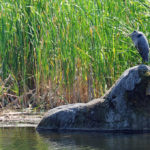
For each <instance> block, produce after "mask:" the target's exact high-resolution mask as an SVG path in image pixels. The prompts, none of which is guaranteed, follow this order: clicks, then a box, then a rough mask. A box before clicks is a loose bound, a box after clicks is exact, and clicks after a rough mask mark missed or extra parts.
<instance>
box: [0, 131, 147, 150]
mask: <svg viewBox="0 0 150 150" xmlns="http://www.w3.org/2000/svg"><path fill="white" fill-rule="evenodd" d="M0 150H150V134H148V133H147V134H146V133H145V134H118V133H115V134H108V133H107V134H104V133H83V132H82V133H76V132H73V133H54V132H48V131H45V132H43V133H38V132H36V130H35V128H0Z"/></svg>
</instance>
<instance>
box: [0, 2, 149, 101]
mask: <svg viewBox="0 0 150 150" xmlns="http://www.w3.org/2000/svg"><path fill="white" fill-rule="evenodd" d="M149 6H150V2H149V1H148V0H139V1H138V0H126V1H120V0H115V1H111V0H102V1H100V0H84V1H80V0H57V1H55V0H50V1H48V0H34V1H31V0H5V1H3V2H0V65H1V70H2V74H1V78H2V79H5V78H7V77H8V75H9V74H11V75H12V76H13V77H14V80H15V83H17V84H16V85H15V86H14V87H15V88H14V89H16V86H17V87H18V90H15V91H16V95H21V94H23V93H24V92H26V91H28V90H30V89H36V91H37V92H39V93H40V95H41V94H42V93H43V92H41V91H43V90H42V89H44V88H45V87H47V86H48V87H49V88H50V89H53V90H54V91H56V90H57V92H59V93H58V95H61V96H62V97H63V98H62V97H60V100H61V99H63V100H65V101H68V102H70V103H71V102H80V101H87V100H90V99H92V98H94V97H100V96H101V95H103V94H104V92H105V91H106V90H107V89H108V88H110V87H111V86H112V84H113V83H114V82H115V81H116V79H117V78H118V77H119V76H120V75H121V73H122V72H123V71H124V70H125V69H127V68H129V67H131V66H134V65H137V64H139V63H141V58H140V56H139V54H138V53H137V51H136V50H135V48H134V46H133V44H132V41H131V39H130V38H129V37H128V34H129V33H131V32H132V31H133V30H140V31H142V32H144V33H145V34H146V36H147V37H148V38H149V37H150V35H149V32H150V26H149V22H150V11H149V10H150V9H149V8H150V7H149ZM149 39H150V38H149Z"/></svg>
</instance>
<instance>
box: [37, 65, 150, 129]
mask: <svg viewBox="0 0 150 150" xmlns="http://www.w3.org/2000/svg"><path fill="white" fill-rule="evenodd" d="M43 129H51V130H87V131H93V130H94V131H104V132H105V131H108V132H109V131H127V130H128V131H136V130H142V131H148V130H149V131H150V67H148V66H146V65H139V66H135V67H133V68H130V69H128V70H126V71H125V72H124V73H123V75H122V76H121V77H120V79H119V80H118V81H117V82H116V83H115V84H114V86H113V87H112V88H111V89H110V90H109V91H108V92H107V93H106V94H105V96H104V97H102V98H99V99H95V100H92V101H91V102H89V103H86V104H83V103H78V104H69V105H64V106H60V107H57V108H54V109H51V110H50V111H48V112H47V114H46V115H45V116H44V118H43V119H42V120H41V122H40V123H39V124H38V126H37V130H43Z"/></svg>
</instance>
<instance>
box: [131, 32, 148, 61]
mask: <svg viewBox="0 0 150 150" xmlns="http://www.w3.org/2000/svg"><path fill="white" fill-rule="evenodd" d="M129 36H130V37H131V38H132V41H133V43H134V45H135V47H136V49H137V50H138V52H139V53H140V55H141V57H142V59H143V62H148V54H149V44H148V40H147V39H146V37H145V35H144V34H143V33H142V32H139V31H133V32H132V33H131V34H130V35H129Z"/></svg>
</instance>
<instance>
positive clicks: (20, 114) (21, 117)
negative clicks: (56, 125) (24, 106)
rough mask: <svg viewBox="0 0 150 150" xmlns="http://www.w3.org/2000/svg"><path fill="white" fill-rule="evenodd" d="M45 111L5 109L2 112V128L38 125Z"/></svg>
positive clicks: (0, 124) (0, 120) (0, 122)
mask: <svg viewBox="0 0 150 150" xmlns="http://www.w3.org/2000/svg"><path fill="white" fill-rule="evenodd" d="M43 115H44V112H42V113H41V112H40V113H39V112H31V111H22V110H19V111H16V110H4V111H1V112H0V128H5V127H36V126H37V125H38V123H39V122H40V120H41V119H42V117H43Z"/></svg>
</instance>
